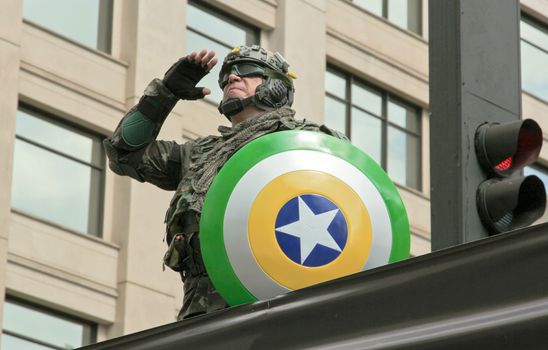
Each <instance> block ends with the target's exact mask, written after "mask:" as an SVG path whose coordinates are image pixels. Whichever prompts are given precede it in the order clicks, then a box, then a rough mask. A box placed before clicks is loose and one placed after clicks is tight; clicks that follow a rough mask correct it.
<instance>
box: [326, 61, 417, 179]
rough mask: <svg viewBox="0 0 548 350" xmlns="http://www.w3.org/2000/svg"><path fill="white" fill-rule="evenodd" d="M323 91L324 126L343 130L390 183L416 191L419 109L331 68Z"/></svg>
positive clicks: (327, 72)
mask: <svg viewBox="0 0 548 350" xmlns="http://www.w3.org/2000/svg"><path fill="white" fill-rule="evenodd" d="M325 90H326V97H325V101H326V102H325V123H326V125H327V126H329V127H331V128H333V129H336V130H339V131H343V132H345V133H346V135H348V136H349V138H350V140H351V141H352V143H353V144H354V145H355V146H356V147H358V148H360V149H362V150H363V151H364V152H366V153H367V154H369V156H370V157H371V158H373V159H374V160H375V161H376V162H377V163H379V164H380V165H381V166H382V167H383V168H384V169H386V171H387V173H388V175H389V176H390V178H391V179H392V180H393V181H394V182H397V183H399V184H402V185H405V186H408V187H412V188H415V189H417V190H420V189H421V117H420V116H421V112H420V109H419V108H417V107H415V106H413V105H411V104H409V103H406V102H404V101H401V100H400V99H398V98H396V97H394V96H392V95H391V94H389V93H387V92H386V91H383V90H380V89H378V88H376V87H373V86H371V85H369V84H367V83H365V82H363V81H360V80H358V79H357V78H355V77H354V76H352V75H350V74H344V73H343V72H341V71H338V70H336V69H334V68H331V67H328V68H327V71H326V88H325Z"/></svg>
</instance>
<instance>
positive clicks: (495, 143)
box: [475, 119, 542, 176]
mask: <svg viewBox="0 0 548 350" xmlns="http://www.w3.org/2000/svg"><path fill="white" fill-rule="evenodd" d="M475 144H476V154H477V157H478V160H479V162H480V163H481V165H482V167H483V168H484V169H485V170H486V171H487V172H488V173H491V174H495V175H498V176H508V175H510V174H511V173H513V172H514V171H515V170H516V169H521V168H523V167H524V166H526V165H529V164H532V163H534V162H535V161H536V160H537V158H538V156H539V153H540V148H541V147H542V130H541V129H540V126H539V125H538V124H537V122H535V121H534V120H532V119H525V120H519V121H515V122H508V123H485V124H482V125H480V126H479V127H478V129H477V131H476V136H475Z"/></svg>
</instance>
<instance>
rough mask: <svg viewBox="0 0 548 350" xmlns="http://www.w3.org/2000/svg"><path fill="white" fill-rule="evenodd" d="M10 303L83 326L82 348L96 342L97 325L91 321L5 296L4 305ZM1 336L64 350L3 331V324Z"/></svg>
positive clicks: (63, 349)
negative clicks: (5, 335)
mask: <svg viewBox="0 0 548 350" xmlns="http://www.w3.org/2000/svg"><path fill="white" fill-rule="evenodd" d="M8 302H9V303H11V304H16V305H18V306H21V307H24V308H26V309H30V310H33V311H37V312H40V313H42V314H46V315H48V316H52V317H55V318H58V319H61V320H65V321H70V322H73V323H78V324H81V325H82V326H83V332H82V346H86V345H90V344H94V343H96V342H97V329H98V325H97V324H96V323H94V322H92V321H89V320H85V319H83V318H80V317H76V316H72V315H68V314H66V313H62V312H59V311H57V310H54V309H52V308H48V307H45V306H42V305H39V304H36V303H33V302H29V301H27V300H24V299H22V298H17V297H13V296H9V295H8V296H6V299H5V301H4V303H8ZM2 334H7V335H9V336H11V337H14V338H18V339H22V340H25V341H28V342H31V343H33V344H38V345H41V346H45V347H49V348H52V349H56V350H65V348H62V347H59V346H56V345H53V344H50V343H48V342H44V341H41V340H38V339H34V338H31V337H29V336H27V335H23V334H18V333H17V332H12V331H9V330H6V329H4V322H2Z"/></svg>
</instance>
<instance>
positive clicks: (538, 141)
mask: <svg viewBox="0 0 548 350" xmlns="http://www.w3.org/2000/svg"><path fill="white" fill-rule="evenodd" d="M541 147H542V130H541V129H540V127H539V125H538V124H537V123H536V122H535V121H534V120H531V119H526V120H519V121H513V122H507V123H484V124H482V125H480V126H479V127H478V129H477V130H476V135H475V148H476V155H477V158H478V161H479V162H480V164H481V166H482V168H483V169H484V170H485V172H486V173H487V179H486V180H485V181H483V182H482V183H481V184H480V185H479V187H478V190H477V194H476V202H477V207H478V213H479V216H480V219H481V221H482V223H483V225H484V226H485V227H486V228H487V229H488V230H489V232H490V233H491V234H496V233H500V232H505V231H510V230H514V229H517V228H520V227H525V226H528V225H530V224H532V223H533V222H534V221H535V220H537V219H539V218H540V217H541V216H542V215H543V214H544V209H545V207H546V190H545V189H544V184H543V182H542V181H541V180H540V179H539V178H538V177H537V176H535V175H529V176H521V170H522V169H523V167H525V166H527V165H529V164H532V163H534V162H535V161H536V160H537V158H538V156H539V153H540V148H541ZM516 173H519V176H517V175H516V176H512V175H514V174H516Z"/></svg>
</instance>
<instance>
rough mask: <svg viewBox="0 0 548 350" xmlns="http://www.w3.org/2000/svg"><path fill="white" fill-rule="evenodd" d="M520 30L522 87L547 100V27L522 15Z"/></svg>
mask: <svg viewBox="0 0 548 350" xmlns="http://www.w3.org/2000/svg"><path fill="white" fill-rule="evenodd" d="M520 31H521V82H522V84H521V85H522V89H523V90H525V91H527V92H528V93H530V94H532V95H535V96H537V97H539V98H541V99H543V100H545V101H548V68H547V67H548V29H547V28H546V26H542V25H541V24H539V23H538V22H535V21H533V20H530V19H529V18H527V17H524V18H522V20H521V28H520Z"/></svg>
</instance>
